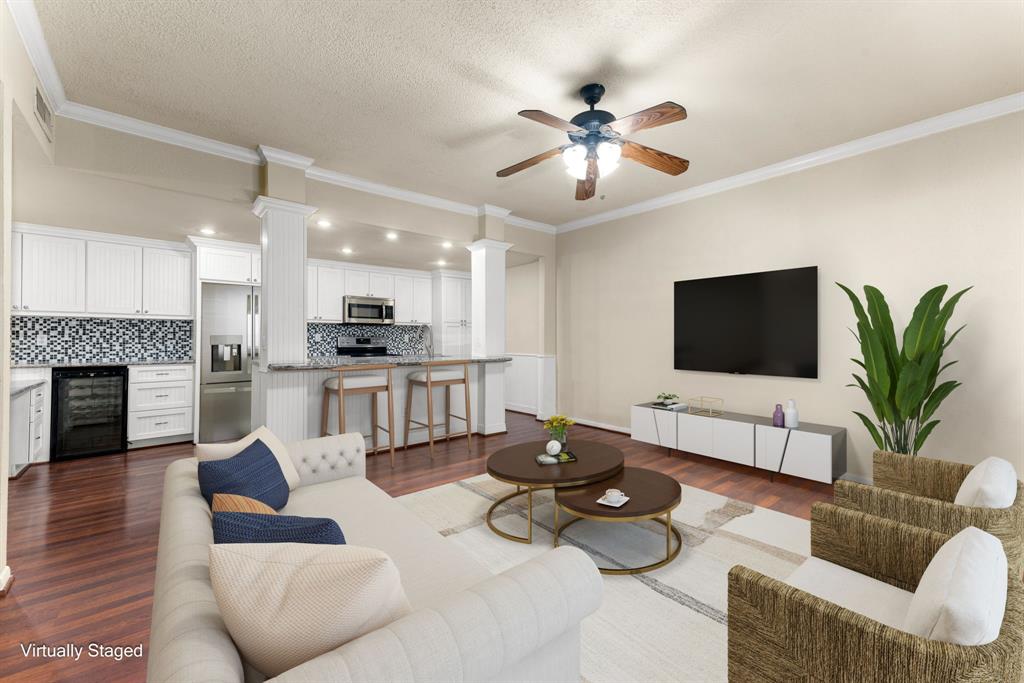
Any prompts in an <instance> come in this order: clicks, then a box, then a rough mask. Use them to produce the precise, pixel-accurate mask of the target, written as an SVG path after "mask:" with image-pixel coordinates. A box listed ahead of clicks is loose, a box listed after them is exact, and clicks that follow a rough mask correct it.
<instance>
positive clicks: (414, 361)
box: [268, 354, 512, 372]
mask: <svg viewBox="0 0 1024 683" xmlns="http://www.w3.org/2000/svg"><path fill="white" fill-rule="evenodd" d="M432 360H457V361H465V362H467V363H508V362H510V361H511V360H512V358H511V357H510V356H428V355H422V354H421V355H409V356H315V357H313V358H307V359H305V360H299V361H295V362H291V363H271V364H270V365H269V366H268V369H269V370H270V371H271V372H274V371H277V370H330V369H332V368H343V367H354V366H359V365H378V364H381V363H391V364H394V365H423V364H424V363H426V362H428V361H432Z"/></svg>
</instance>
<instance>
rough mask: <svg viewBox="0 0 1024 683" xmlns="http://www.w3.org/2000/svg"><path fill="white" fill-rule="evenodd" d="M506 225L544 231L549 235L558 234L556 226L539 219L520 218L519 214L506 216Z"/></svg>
mask: <svg viewBox="0 0 1024 683" xmlns="http://www.w3.org/2000/svg"><path fill="white" fill-rule="evenodd" d="M505 224H506V225H514V226H516V227H519V228H526V229H527V230H536V231H537V232H544V233H547V234H549V235H556V234H558V228H557V227H556V226H554V225H550V224H548V223H541V222H540V221H532V220H530V219H529V218H520V217H519V216H506V217H505Z"/></svg>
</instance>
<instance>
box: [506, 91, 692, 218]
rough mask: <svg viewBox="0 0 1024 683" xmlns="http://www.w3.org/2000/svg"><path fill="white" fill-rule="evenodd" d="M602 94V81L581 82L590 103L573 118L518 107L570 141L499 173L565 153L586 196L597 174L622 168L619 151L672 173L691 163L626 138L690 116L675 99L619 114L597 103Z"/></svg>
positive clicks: (580, 192)
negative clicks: (617, 115) (633, 112)
mask: <svg viewBox="0 0 1024 683" xmlns="http://www.w3.org/2000/svg"><path fill="white" fill-rule="evenodd" d="M603 95H604V86H603V85H601V84H599V83H590V84H589V85H585V86H583V87H582V88H580V97H582V98H583V101H584V102H586V103H587V104H588V105H589V106H590V109H589V110H588V111H583V112H580V113H579V114H577V115H576V116H574V117H572V119H571V120H569V121H566V120H564V119H560V118H558V117H557V116H552V115H551V114H548V113H547V112H543V111H538V110H536V109H524V110H523V111H521V112H519V115H520V116H522V117H525V118H528V119H530V120H531V121H536V122H537V123H543V124H544V125H545V126H551V127H552V128H557V129H558V130H562V131H565V132H566V133H568V134H569V142H568V144H565V145H561V146H559V147H555V148H554V149H549V150H548V151H546V152H541V153H540V154H538V155H537V156H535V157H530V158H529V159H526V160H525V161H520V162H519V163H518V164H513V165H512V166H509V167H508V168H503V169H501V170H500V171H498V177H499V178H505V177H507V176H510V175H512V174H513V173H518V172H519V171H522V170H523V169H525V168H530V167H531V166H535V165H537V164H539V163H540V162H542V161H544V160H545V159H551V158H553V157H556V156H561V157H562V160H563V161H564V162H565V166H566V170H567V171H568V172H569V175H571V176H572V177H574V178H576V199H579V200H584V199H590V198H591V197H593V196H594V194H595V193H596V192H597V179H598V178H599V177H605V176H607V175H608V174H610V173H611V172H612V171H614V170H615V169H616V168H618V166H619V159H620V158H621V157H625V158H627V159H632V160H633V161H636V162H639V163H641V164H643V165H644V166H650V167H651V168H653V169H655V170H658V171H661V172H662V173H668V174H669V175H679V174H680V173H682V172H683V171H685V170H686V169H687V168H689V167H690V162H689V161H687V160H686V159H681V158H679V157H677V156H674V155H672V154H668V153H666V152H661V151H659V150H656V149H652V148H650V147H646V146H644V145H641V144H639V143H636V142H630V141H629V140H626V139H624V138H623V136H624V135H629V134H631V133H635V132H637V131H639V130H644V129H646V128H654V127H656V126H663V125H665V124H666V123H673V122H675V121H682V120H683V119H685V118H686V110H685V109H683V108H682V107H681V106H679V105H678V104H676V103H675V102H662V103H661V104H659V105H656V106H654V107H651V108H649V109H644V110H643V111H638V112H637V113H635V114H632V115H630V116H624V117H622V118H621V119H616V118H615V117H614V116H613V115H612V114H610V113H609V112H606V111H603V110H601V109H594V105H596V104H597V103H598V102H600V101H601V97H602V96H603Z"/></svg>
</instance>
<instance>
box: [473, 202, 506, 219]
mask: <svg viewBox="0 0 1024 683" xmlns="http://www.w3.org/2000/svg"><path fill="white" fill-rule="evenodd" d="M510 213H512V211H511V210H510V209H503V208H501V207H500V206H494V205H493V204H481V205H480V206H478V207H476V215H477V216H494V217H495V218H508V215H509V214H510Z"/></svg>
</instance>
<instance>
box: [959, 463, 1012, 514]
mask: <svg viewBox="0 0 1024 683" xmlns="http://www.w3.org/2000/svg"><path fill="white" fill-rule="evenodd" d="M1016 498H1017V472H1016V471H1014V469H1013V465H1011V464H1010V463H1008V462H1007V461H1005V460H1003V459H1002V458H996V457H988V458H985V459H984V460H982V461H981V462H979V463H978V464H977V465H975V466H974V468H973V469H972V470H971V471H970V473H969V474H968V475H967V476H966V477H965V478H964V481H963V483H962V484H960V490H959V491H957V492H956V498H954V499H953V502H954V503H956V504H957V505H969V506H971V507H979V508H1008V507H1010V506H1011V505H1013V501H1014V500H1016Z"/></svg>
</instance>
